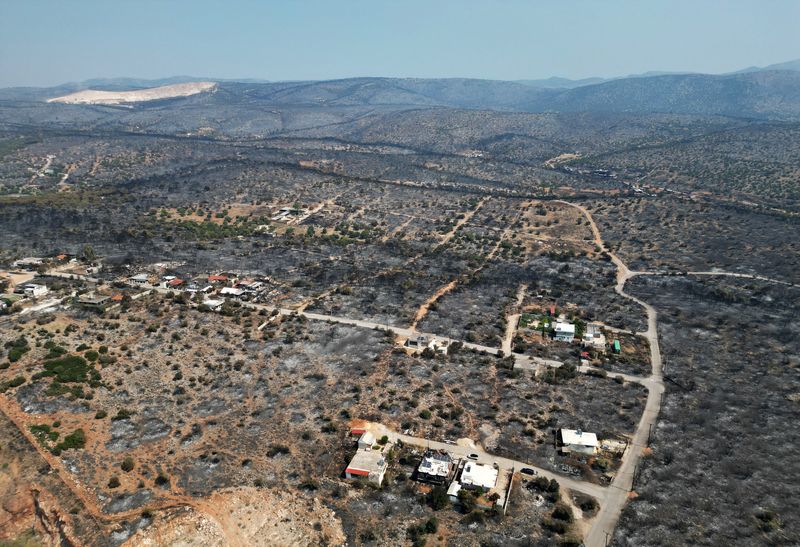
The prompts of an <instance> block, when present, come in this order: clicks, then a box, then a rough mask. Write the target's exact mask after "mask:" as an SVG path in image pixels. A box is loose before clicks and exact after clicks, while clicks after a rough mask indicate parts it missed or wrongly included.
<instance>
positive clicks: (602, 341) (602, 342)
mask: <svg viewBox="0 0 800 547" xmlns="http://www.w3.org/2000/svg"><path fill="white" fill-rule="evenodd" d="M582 342H583V345H584V346H588V347H592V348H594V349H597V350H600V351H603V350H605V349H606V337H605V335H604V334H603V329H602V328H601V327H600V325H598V324H597V323H589V324H588V325H586V332H584V333H583V340H582Z"/></svg>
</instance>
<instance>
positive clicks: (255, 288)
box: [127, 273, 271, 309]
mask: <svg viewBox="0 0 800 547" xmlns="http://www.w3.org/2000/svg"><path fill="white" fill-rule="evenodd" d="M127 282H128V284H129V285H135V286H139V287H158V288H161V289H170V290H174V291H178V292H184V293H187V294H189V295H190V296H195V295H197V294H202V295H204V296H205V300H204V301H203V304H205V305H207V306H208V307H210V308H212V309H218V308H219V307H221V306H222V304H223V303H224V302H225V300H224V299H226V298H233V299H237V300H243V301H249V300H256V299H257V298H258V297H260V296H264V295H265V294H266V293H267V291H268V290H269V289H270V286H271V285H270V283H269V281H268V280H266V279H259V278H247V277H242V278H239V277H238V276H236V275H234V274H226V273H220V274H214V275H208V276H206V275H201V276H195V277H188V276H187V277H182V276H177V275H162V276H157V275H148V274H145V273H141V274H137V275H134V276H131V277H129V278H128V279H127ZM214 296H216V297H217V298H214Z"/></svg>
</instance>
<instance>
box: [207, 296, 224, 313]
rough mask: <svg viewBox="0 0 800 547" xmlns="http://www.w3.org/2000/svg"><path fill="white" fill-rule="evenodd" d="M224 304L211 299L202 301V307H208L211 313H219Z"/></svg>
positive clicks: (222, 301) (221, 301)
mask: <svg viewBox="0 0 800 547" xmlns="http://www.w3.org/2000/svg"><path fill="white" fill-rule="evenodd" d="M224 303H225V301H224V300H216V299H211V298H207V299H206V300H203V305H204V306H206V307H208V309H210V310H211V311H219V310H221V309H222V305H223V304H224Z"/></svg>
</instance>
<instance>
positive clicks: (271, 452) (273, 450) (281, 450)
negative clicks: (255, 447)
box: [267, 444, 289, 458]
mask: <svg viewBox="0 0 800 547" xmlns="http://www.w3.org/2000/svg"><path fill="white" fill-rule="evenodd" d="M288 453H289V447H288V446H286V445H282V444H273V445H271V446H270V447H269V449H267V456H269V457H270V458H274V457H275V456H277V455H278V454H288Z"/></svg>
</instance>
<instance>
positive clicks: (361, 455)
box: [345, 448, 387, 477]
mask: <svg viewBox="0 0 800 547" xmlns="http://www.w3.org/2000/svg"><path fill="white" fill-rule="evenodd" d="M386 467H387V464H386V459H385V458H384V457H383V452H382V451H380V450H372V449H371V448H359V449H358V450H357V451H356V453H355V455H354V456H353V459H352V460H350V463H349V464H348V465H347V469H345V471H346V472H347V473H350V474H351V475H362V476H364V477H368V476H369V475H370V474H371V473H376V474H379V473H382V472H383V471H385V470H386Z"/></svg>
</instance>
